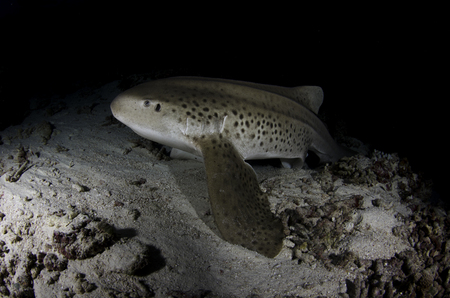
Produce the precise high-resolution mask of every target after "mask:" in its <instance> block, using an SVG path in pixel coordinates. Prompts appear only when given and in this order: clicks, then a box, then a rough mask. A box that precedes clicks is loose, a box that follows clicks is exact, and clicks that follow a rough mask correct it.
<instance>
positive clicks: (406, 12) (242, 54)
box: [0, 0, 449, 198]
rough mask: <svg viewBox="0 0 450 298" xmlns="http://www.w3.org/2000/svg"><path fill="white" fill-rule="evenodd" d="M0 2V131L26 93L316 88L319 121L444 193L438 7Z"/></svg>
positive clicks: (18, 114) (443, 79)
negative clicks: (227, 83)
mask: <svg viewBox="0 0 450 298" xmlns="http://www.w3.org/2000/svg"><path fill="white" fill-rule="evenodd" d="M1 1H2V2H1V3H2V4H1V6H0V9H1V13H0V17H1V19H0V28H1V35H0V38H1V40H0V44H1V46H0V51H1V52H0V54H1V64H0V67H1V68H0V71H1V73H0V79H1V88H2V89H1V91H0V92H1V93H0V96H1V97H0V101H1V112H2V117H1V120H0V124H1V125H0V129H4V128H5V127H6V126H7V125H10V124H17V123H20V121H21V118H22V116H23V115H24V113H25V112H26V102H27V100H28V99H29V98H30V97H48V96H52V95H55V94H58V95H61V96H63V95H64V94H67V93H68V92H71V91H74V90H76V89H77V88H80V86H83V85H86V84H99V83H106V82H109V81H112V80H116V79H120V78H124V77H127V76H128V75H131V74H139V73H154V75H155V76H171V75H200V76H209V77H222V78H230V79H237V80H247V81H254V82H259V83H268V84H276V85H283V86H298V85H319V86H321V87H322V88H323V89H324V93H325V99H324V104H323V106H322V109H321V116H323V117H325V118H324V119H325V121H326V122H327V124H328V125H331V126H333V125H334V123H336V122H339V121H341V122H342V121H344V122H345V125H346V128H347V133H348V135H350V136H353V137H355V138H357V139H360V140H362V141H363V142H366V143H370V144H372V145H373V147H374V148H376V149H379V150H382V151H385V152H389V153H390V152H398V153H399V154H400V156H401V157H407V158H408V159H409V160H410V162H411V164H412V166H413V170H414V171H423V172H425V173H426V174H427V175H429V176H430V177H432V178H433V180H434V181H435V184H436V185H437V186H438V187H439V188H438V189H439V192H440V194H441V197H442V198H445V197H446V192H445V190H446V188H445V184H446V182H447V177H448V175H447V174H446V172H447V169H448V155H449V153H448V149H447V148H448V145H447V137H448V125H447V123H446V121H445V120H446V118H447V117H446V115H447V113H446V110H447V109H448V108H447V105H446V101H448V96H447V95H446V94H445V93H444V92H443V90H445V89H444V87H445V86H446V85H447V84H448V83H447V82H448V74H447V73H448V67H446V66H448V63H447V61H446V60H448V58H447V57H446V55H448V51H446V50H448V46H447V45H446V43H447V40H448V36H449V35H448V30H447V27H448V24H446V23H445V21H444V20H445V19H444V18H441V17H440V16H439V14H440V11H444V8H443V7H422V6H417V7H411V6H408V7H398V8H395V7H392V6H390V7H371V6H369V5H368V6H367V7H362V6H361V7H354V6H349V7H345V6H336V7H329V6H327V7H309V6H308V7H307V6H306V5H305V4H304V3H303V2H295V4H294V2H292V5H288V4H281V3H280V4H275V3H270V5H269V4H262V3H257V4H250V3H252V2H247V4H245V5H244V2H241V3H239V4H238V3H232V2H207V3H206V2H205V3H204V4H198V5H194V4H192V3H188V2H179V3H178V2H161V3H157V2H154V1H121V2H120V1H115V2H112V1H108V2H107V1H95V0H92V1H83V0H79V1H76V0H65V1H64V0H47V1H31V0H30V1H19V0H16V1H4V0H1ZM5 114H6V115H5Z"/></svg>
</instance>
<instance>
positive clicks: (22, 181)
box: [0, 82, 411, 297]
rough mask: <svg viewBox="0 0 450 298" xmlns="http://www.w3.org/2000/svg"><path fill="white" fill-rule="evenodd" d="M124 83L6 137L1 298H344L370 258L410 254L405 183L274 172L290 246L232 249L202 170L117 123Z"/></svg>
mask: <svg viewBox="0 0 450 298" xmlns="http://www.w3.org/2000/svg"><path fill="white" fill-rule="evenodd" d="M117 85H118V82H113V83H110V84H107V85H105V86H103V87H102V88H99V89H96V90H88V89H86V90H80V91H78V92H76V93H75V94H72V95H70V96H67V97H66V98H64V99H51V100H50V101H49V102H48V105H46V106H43V107H39V106H38V105H37V103H38V102H36V103H32V104H34V105H35V107H36V109H35V110H34V111H33V112H32V114H31V115H30V116H29V117H28V118H27V119H26V120H25V122H24V123H23V124H21V125H20V126H15V127H10V128H8V129H7V130H5V131H3V132H2V133H1V136H2V139H1V142H2V143H3V144H2V145H1V146H0V152H1V153H0V165H1V168H0V174H1V175H2V176H1V178H0V196H1V198H0V212H1V214H0V215H1V217H2V220H1V221H0V239H1V241H2V242H0V244H1V245H0V253H1V254H0V255H1V259H0V262H1V263H0V264H1V268H0V276H1V278H2V279H0V293H1V294H2V295H5V296H7V295H16V296H18V295H19V294H20V295H25V296H21V297H27V296H26V295H29V297H33V295H35V296H36V297H72V296H74V295H75V297H78V295H80V294H83V293H84V295H82V297H152V296H156V297H168V296H170V295H172V296H173V297H215V296H220V297H231V296H233V295H234V296H236V297H245V296H248V295H251V294H254V295H256V296H254V297H287V296H289V295H292V296H296V295H298V296H301V297H317V296H326V297H337V296H338V295H339V293H341V295H342V296H343V297H345V296H347V295H349V294H351V293H350V292H351V291H353V292H354V291H356V290H355V288H358V286H359V285H358V284H357V283H358V282H361V280H362V279H364V278H365V277H367V276H368V275H367V274H366V273H367V270H368V268H369V267H370V266H371V265H370V264H372V263H371V262H372V261H374V260H377V259H390V258H392V257H394V256H395V254H396V253H400V252H401V251H404V250H405V249H408V248H411V243H410V242H408V241H407V239H406V238H405V237H399V235H398V234H397V236H396V235H394V233H393V232H392V231H393V228H394V227H402V226H405V222H406V221H405V218H407V217H408V216H410V215H411V211H410V209H409V208H407V207H406V204H405V203H404V202H403V201H402V199H401V197H400V196H399V194H398V187H397V186H398V182H399V181H401V180H402V179H403V180H404V179H406V178H404V177H403V178H402V177H400V178H398V177H397V178H398V179H397V178H396V179H397V180H396V181H394V182H392V181H390V182H389V183H391V186H392V187H391V188H390V189H388V187H386V183H378V182H375V183H372V184H371V185H369V184H367V183H366V184H364V183H352V182H349V181H344V180H343V179H341V178H336V177H332V174H331V172H330V171H328V170H325V171H322V172H320V173H318V172H316V171H313V170H305V169H295V170H289V169H281V168H275V167H272V166H268V165H265V166H264V165H258V166H255V171H256V172H257V174H258V176H259V178H260V180H261V182H262V187H263V188H264V189H265V190H267V191H269V192H270V194H271V196H270V199H271V204H272V207H273V211H274V212H276V213H277V214H278V215H279V216H280V217H282V218H283V220H284V222H285V224H286V226H287V227H286V230H287V233H288V234H289V235H288V236H287V238H286V243H285V244H286V247H285V248H284V249H283V251H282V252H281V253H280V255H279V256H277V257H276V258H274V259H268V258H265V257H263V256H261V255H259V254H257V253H255V252H252V251H248V250H246V249H244V248H242V247H240V246H235V245H231V244H229V243H227V242H225V241H223V240H222V239H221V238H220V237H219V236H218V232H217V229H216V228H215V226H214V222H213V218H212V216H211V215H210V210H209V202H208V194H207V189H206V181H205V174H204V170H203V165H202V164H201V163H199V162H196V161H185V160H166V159H165V158H162V157H164V156H162V155H161V152H159V149H158V148H155V147H153V144H152V143H151V142H146V141H142V139H140V138H139V137H138V136H137V135H135V134H134V133H133V132H132V131H131V130H130V129H128V128H126V127H124V126H122V125H120V124H119V123H117V122H115V121H113V120H112V118H111V113H110V110H109V104H110V102H111V101H112V99H113V98H114V96H115V95H117V94H118V93H119V92H120V90H119V89H118V88H117ZM158 152H159V153H158ZM358 162H359V163H362V164H364V163H368V164H370V163H371V162H373V160H370V159H368V158H363V157H360V159H359V160H358ZM397 162H398V161H397ZM21 166H23V167H22V169H21V170H19V169H20V167H21ZM18 170H19V171H18ZM355 202H356V203H355ZM306 211H308V212H309V215H308V216H307V217H305V218H307V219H308V221H302V219H301V218H300V216H301V215H302V214H303V213H302V212H306ZM319 211H320V212H319ZM312 213H316V215H314V214H312ZM296 216H298V217H299V219H296ZM318 224H323V225H324V227H323V228H321V230H322V231H325V234H323V235H321V236H320V235H319V234H318V233H316V234H315V235H316V236H317V237H315V238H314V237H313V236H312V235H314V233H313V232H311V235H310V236H308V237H309V238H308V239H311V241H309V240H308V241H303V240H302V239H303V238H302V237H303V236H302V235H301V233H302V227H304V228H306V229H307V228H308V227H309V228H310V230H309V231H312V230H311V227H317V225H318ZM326 224H328V228H327V225H326ZM330 225H332V226H330ZM337 227H338V228H337ZM327 229H328V230H327ZM335 230H339V231H340V232H339V234H336V233H335V232H334V231H335ZM319 236H320V237H319ZM305 237H306V236H305ZM321 243H322V245H320V244H321ZM319 247H322V248H320V249H319ZM347 255H351V258H350V259H349V260H346V259H345V257H343V256H347ZM318 256H323V259H320V258H319V257H318ZM330 256H335V257H336V258H335V259H338V261H330V260H332V258H331V257H330ZM339 258H340V259H339ZM339 260H341V261H339ZM356 260H357V261H356ZM374 262H375V261H374ZM1 280H3V281H1ZM355 284H357V286H355ZM361 287H362V288H364V286H360V288H361ZM359 291H361V292H363V290H361V289H359ZM195 295H197V296H195ZM277 295H278V296H277ZM80 297H81V295H80Z"/></svg>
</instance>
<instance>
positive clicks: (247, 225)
mask: <svg viewBox="0 0 450 298" xmlns="http://www.w3.org/2000/svg"><path fill="white" fill-rule="evenodd" d="M322 100H323V92H322V89H321V88H320V87H315V86H302V87H294V88H287V87H279V86H273V85H263V84H256V83H249V82H242V81H232V80H225V79H213V78H201V77H174V78H168V79H161V80H155V81H150V82H147V83H144V84H141V85H138V86H136V87H133V88H131V89H129V90H127V91H125V92H123V93H121V94H120V95H118V96H117V97H116V98H115V99H114V101H113V102H112V103H111V110H112V113H113V115H114V116H115V117H116V118H117V119H118V120H119V121H121V122H123V123H124V124H125V125H127V126H129V127H130V128H131V129H132V130H133V131H134V132H136V133H137V134H138V135H140V136H142V137H144V138H147V139H150V140H152V141H155V142H158V143H161V144H164V145H167V146H171V147H173V148H177V149H179V150H182V151H185V152H188V153H191V154H194V155H196V156H200V157H202V158H203V160H204V163H205V169H206V175H207V180H208V192H209V196H210V201H211V207H212V211H213V214H214V219H215V222H216V225H217V226H218V228H219V231H220V233H221V234H222V236H223V238H224V239H225V240H227V241H229V242H231V243H234V244H239V245H242V246H244V247H246V248H248V249H251V250H254V251H257V252H259V253H261V254H263V255H265V256H267V257H274V256H276V255H277V254H278V253H279V251H280V250H281V247H282V240H283V238H284V234H283V226H282V224H281V222H280V220H279V219H278V218H276V217H275V216H274V215H273V214H272V213H271V211H270V206H269V202H268V199H267V195H266V194H265V193H263V192H262V191H261V189H260V187H259V184H258V180H257V177H256V174H255V172H254V171H253V169H252V168H251V166H250V165H248V164H247V163H246V162H245V160H250V159H269V158H280V159H282V160H283V161H284V165H285V166H289V165H290V164H293V163H295V164H297V165H298V164H300V165H301V164H303V161H304V159H305V157H306V154H307V152H308V150H311V151H313V152H314V153H315V154H317V156H318V157H319V158H320V160H321V162H334V161H337V160H338V159H340V158H341V157H343V156H346V155H351V154H352V152H351V151H350V150H349V149H346V148H344V147H341V146H340V145H338V144H337V143H336V142H335V141H334V140H333V139H332V137H331V136H330V135H329V133H328V131H327V129H326V128H325V126H324V124H323V123H322V122H321V121H320V120H319V119H318V118H317V116H316V114H317V112H318V109H319V107H320V105H321V104H322Z"/></svg>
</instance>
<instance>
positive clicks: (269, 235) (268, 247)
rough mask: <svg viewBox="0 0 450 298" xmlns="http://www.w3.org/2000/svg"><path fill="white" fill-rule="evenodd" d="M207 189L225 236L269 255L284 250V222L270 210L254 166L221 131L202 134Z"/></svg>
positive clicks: (200, 143)
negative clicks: (246, 160) (207, 134)
mask: <svg viewBox="0 0 450 298" xmlns="http://www.w3.org/2000/svg"><path fill="white" fill-rule="evenodd" d="M199 145H200V147H201V151H202V154H203V158H204V162H205V168H206V176H207V180H208V192H209V197H210V201H211V208H212V211H213V215H214V219H215V222H216V225H217V227H218V229H219V231H220V233H221V234H222V236H223V238H224V239H225V240H227V241H228V242H231V243H233V244H239V245H242V246H243V247H245V248H248V249H250V250H254V251H257V252H258V253H260V254H262V255H264V256H266V257H270V258H272V257H275V256H276V255H277V254H278V253H279V252H280V250H281V247H282V241H283V237H284V235H283V226H282V224H281V221H280V220H279V219H278V218H276V217H275V216H274V214H273V213H272V212H271V211H270V206H269V200H268V198H267V194H265V193H263V192H262V191H261V189H260V187H259V184H258V180H257V177H256V174H255V172H254V171H253V168H252V167H251V166H250V165H249V164H247V163H246V162H245V161H244V160H243V159H242V157H241V156H240V154H239V152H238V151H237V150H236V149H235V147H234V146H233V144H232V143H231V142H229V141H228V140H226V139H225V138H222V136H221V135H216V136H208V137H203V139H202V140H201V141H200V142H199Z"/></svg>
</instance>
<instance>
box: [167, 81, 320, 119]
mask: <svg viewBox="0 0 450 298" xmlns="http://www.w3.org/2000/svg"><path fill="white" fill-rule="evenodd" d="M169 79H171V80H173V79H189V80H199V81H210V82H222V83H230V84H236V85H241V86H246V87H250V88H255V89H260V90H264V91H267V92H271V93H274V94H278V95H281V96H284V97H286V98H289V99H291V100H293V101H295V102H297V103H299V104H301V105H303V106H305V107H306V108H308V109H309V110H311V111H312V112H314V113H315V114H317V113H318V112H319V108H320V106H321V105H322V102H323V90H322V88H320V87H319V86H298V87H282V86H276V85H266V84H259V83H252V82H245V81H236V80H228V79H220V78H204V77H172V78H169Z"/></svg>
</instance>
